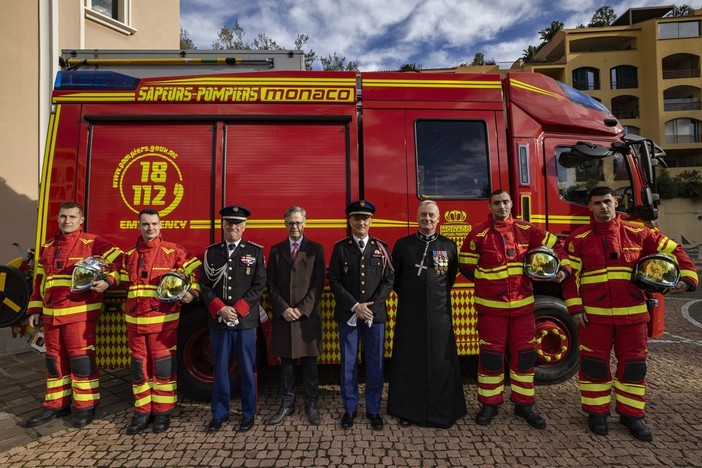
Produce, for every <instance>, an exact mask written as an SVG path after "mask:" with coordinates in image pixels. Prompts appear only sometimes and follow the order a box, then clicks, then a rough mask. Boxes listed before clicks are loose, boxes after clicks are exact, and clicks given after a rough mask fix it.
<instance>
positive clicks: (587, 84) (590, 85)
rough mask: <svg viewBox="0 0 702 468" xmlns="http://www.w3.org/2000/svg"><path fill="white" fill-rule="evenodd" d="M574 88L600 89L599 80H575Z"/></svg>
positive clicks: (585, 89)
mask: <svg viewBox="0 0 702 468" xmlns="http://www.w3.org/2000/svg"><path fill="white" fill-rule="evenodd" d="M573 88H575V89H577V90H579V91H595V90H598V89H600V82H599V81H574V82H573Z"/></svg>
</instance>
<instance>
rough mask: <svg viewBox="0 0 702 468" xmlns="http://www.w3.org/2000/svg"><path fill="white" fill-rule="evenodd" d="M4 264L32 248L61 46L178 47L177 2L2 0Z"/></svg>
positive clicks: (0, 237) (0, 257) (0, 239)
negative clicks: (16, 244) (19, 245)
mask: <svg viewBox="0 0 702 468" xmlns="http://www.w3.org/2000/svg"><path fill="white" fill-rule="evenodd" d="M0 42H1V43H2V44H3V47H4V49H3V52H4V53H3V63H4V66H3V72H2V73H0V86H1V87H2V99H0V141H2V143H3V144H2V150H1V151H0V212H2V213H4V214H5V216H4V219H3V223H2V224H3V225H2V229H0V263H6V262H7V261H9V260H11V259H12V258H15V257H17V250H16V249H15V248H14V247H13V246H12V242H20V243H22V244H23V245H24V246H25V247H33V246H34V241H35V239H34V237H35V235H34V230H35V223H36V214H37V199H38V194H39V193H38V192H39V177H40V171H41V168H40V165H41V157H42V153H43V148H44V141H45V135H46V130H47V125H48V120H49V115H50V112H51V103H50V92H51V88H52V85H53V80H54V77H55V75H56V72H57V71H58V70H59V65H58V57H59V55H60V51H61V50H62V49H178V48H179V47H180V1H179V0H148V1H147V0H33V1H31V0H30V1H27V0H3V2H2V15H0Z"/></svg>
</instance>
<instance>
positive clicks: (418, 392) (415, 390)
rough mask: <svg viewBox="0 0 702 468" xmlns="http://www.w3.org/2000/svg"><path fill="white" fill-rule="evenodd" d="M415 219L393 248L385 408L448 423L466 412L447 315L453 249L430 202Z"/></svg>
mask: <svg viewBox="0 0 702 468" xmlns="http://www.w3.org/2000/svg"><path fill="white" fill-rule="evenodd" d="M417 222H418V223H419V232H417V233H416V234H412V235H410V236H407V237H403V238H402V239H399V240H398V241H397V243H396V244H395V247H394V249H393V254H392V258H393V263H394V266H395V284H394V289H395V292H396V293H397V295H398V297H399V302H398V306H397V320H396V323H395V334H394V341H393V351H392V361H391V364H390V382H389V388H388V410H387V411H388V414H391V415H393V416H396V417H397V418H398V419H399V422H400V425H401V426H409V425H411V424H417V425H419V426H432V427H444V428H448V427H451V426H452V425H453V424H454V423H455V422H456V420H458V419H459V418H461V417H463V416H464V415H465V414H466V401H465V396H464V393H463V381H462V379H461V371H460V366H459V362H458V352H457V351H456V340H455V336H454V333H453V323H452V320H451V287H452V286H453V283H454V281H455V280H456V274H457V271H458V253H457V248H456V244H455V243H454V242H453V241H452V240H451V239H448V238H447V237H444V236H442V235H439V234H438V233H437V232H436V229H437V226H438V224H439V207H438V206H437V204H436V203H435V202H433V201H431V200H425V201H423V202H422V203H421V204H420V205H419V209H418V210H417Z"/></svg>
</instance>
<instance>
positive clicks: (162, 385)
mask: <svg viewBox="0 0 702 468" xmlns="http://www.w3.org/2000/svg"><path fill="white" fill-rule="evenodd" d="M177 388H178V385H177V384H176V382H156V381H154V390H161V391H164V392H172V391H174V390H176V389H177Z"/></svg>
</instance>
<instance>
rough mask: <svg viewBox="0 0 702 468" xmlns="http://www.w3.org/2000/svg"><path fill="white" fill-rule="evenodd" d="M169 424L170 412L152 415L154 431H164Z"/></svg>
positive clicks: (156, 432)
mask: <svg viewBox="0 0 702 468" xmlns="http://www.w3.org/2000/svg"><path fill="white" fill-rule="evenodd" d="M170 425H171V415H170V414H157V415H156V416H154V433H155V434H158V433H160V432H166V431H167V430H168V427H169V426H170Z"/></svg>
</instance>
